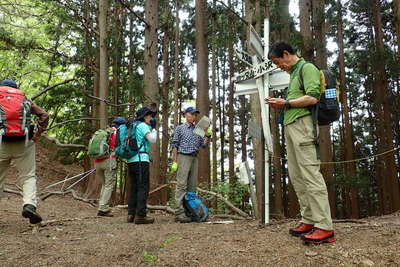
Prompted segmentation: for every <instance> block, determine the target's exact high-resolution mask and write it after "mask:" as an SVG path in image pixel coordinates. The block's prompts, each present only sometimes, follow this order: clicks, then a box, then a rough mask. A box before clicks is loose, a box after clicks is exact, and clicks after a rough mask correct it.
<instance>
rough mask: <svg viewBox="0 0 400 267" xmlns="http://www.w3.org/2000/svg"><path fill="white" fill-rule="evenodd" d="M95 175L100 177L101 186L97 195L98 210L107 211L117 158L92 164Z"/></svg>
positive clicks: (114, 180) (112, 189)
mask: <svg viewBox="0 0 400 267" xmlns="http://www.w3.org/2000/svg"><path fill="white" fill-rule="evenodd" d="M94 167H95V169H96V176H97V177H98V178H99V179H100V181H101V183H102V186H101V191H100V197H99V211H104V212H107V211H108V210H109V209H110V207H109V202H110V199H111V195H112V192H113V191H114V187H115V182H116V179H117V178H116V176H115V169H116V167H117V160H116V159H115V158H110V159H106V160H103V161H101V162H96V163H95V164H94Z"/></svg>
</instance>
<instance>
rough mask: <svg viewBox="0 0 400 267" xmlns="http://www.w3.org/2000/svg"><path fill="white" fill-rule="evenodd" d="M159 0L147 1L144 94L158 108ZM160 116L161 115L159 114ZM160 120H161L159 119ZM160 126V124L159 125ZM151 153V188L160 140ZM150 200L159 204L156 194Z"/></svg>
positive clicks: (157, 168)
mask: <svg viewBox="0 0 400 267" xmlns="http://www.w3.org/2000/svg"><path fill="white" fill-rule="evenodd" d="M158 5H159V4H158V0H146V1H145V20H146V22H147V23H148V25H147V26H146V28H145V30H144V87H145V90H144V94H145V97H146V100H145V104H146V105H148V106H152V107H154V106H155V107H157V108H158V105H159V103H158V98H159V95H160V89H159V84H158V73H157V65H158V58H157V56H158V54H157V44H158V41H157V27H158ZM157 118H159V116H157ZM158 121H159V120H158ZM157 127H158V126H157ZM150 154H151V157H152V159H153V162H152V163H151V164H150V188H151V189H152V188H155V187H157V186H158V185H159V184H160V178H159V177H160V140H159V139H157V142H156V143H155V144H153V145H151V148H150ZM149 202H151V203H152V204H158V200H155V196H154V195H153V196H151V197H150V199H149Z"/></svg>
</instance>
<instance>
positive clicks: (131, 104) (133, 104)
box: [85, 93, 136, 107]
mask: <svg viewBox="0 0 400 267" xmlns="http://www.w3.org/2000/svg"><path fill="white" fill-rule="evenodd" d="M85 96H87V97H89V98H93V99H95V100H97V101H102V102H104V103H106V104H107V105H109V106H112V107H122V106H135V105H136V104H135V103H125V104H114V103H112V102H111V101H110V100H107V99H103V98H100V97H97V96H93V95H89V94H86V93H85Z"/></svg>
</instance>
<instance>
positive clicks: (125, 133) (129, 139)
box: [115, 121, 144, 159]
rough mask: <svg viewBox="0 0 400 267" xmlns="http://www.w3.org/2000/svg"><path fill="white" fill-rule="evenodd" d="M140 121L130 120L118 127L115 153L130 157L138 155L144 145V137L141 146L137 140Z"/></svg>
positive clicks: (126, 157) (122, 156)
mask: <svg viewBox="0 0 400 267" xmlns="http://www.w3.org/2000/svg"><path fill="white" fill-rule="evenodd" d="M139 123H140V122H138V121H128V122H127V123H126V124H122V125H121V126H119V127H118V130H117V140H116V144H115V154H116V155H117V156H118V157H120V158H124V159H130V158H132V157H134V156H136V155H137V154H138V153H139V150H140V149H141V148H142V146H143V145H144V139H143V142H142V143H141V145H140V146H139V145H138V142H137V137H136V128H137V126H138V125H139ZM141 153H142V152H141ZM143 153H144V152H143Z"/></svg>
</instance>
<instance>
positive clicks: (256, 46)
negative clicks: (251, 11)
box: [249, 25, 264, 59]
mask: <svg viewBox="0 0 400 267" xmlns="http://www.w3.org/2000/svg"><path fill="white" fill-rule="evenodd" d="M249 29H250V34H249V36H250V40H249V41H250V42H249V44H250V47H251V49H252V50H253V51H254V53H256V55H257V56H258V57H259V58H260V59H263V58H264V44H263V41H262V40H261V38H260V36H259V35H258V33H257V31H256V30H255V29H254V28H253V26H251V25H250V27H249Z"/></svg>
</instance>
